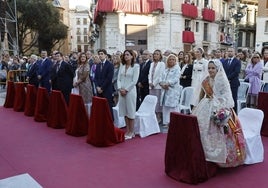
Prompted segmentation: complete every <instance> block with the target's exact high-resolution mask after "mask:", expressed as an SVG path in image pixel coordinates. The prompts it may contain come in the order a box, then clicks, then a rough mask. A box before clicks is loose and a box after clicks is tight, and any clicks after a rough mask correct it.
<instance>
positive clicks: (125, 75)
mask: <svg viewBox="0 0 268 188" xmlns="http://www.w3.org/2000/svg"><path fill="white" fill-rule="evenodd" d="M139 72H140V66H139V65H138V64H135V54H134V52H133V51H132V50H125V51H124V53H123V56H122V65H121V66H120V68H119V72H118V79H117V87H118V91H119V101H118V103H119V116H122V117H125V121H126V127H127V131H126V133H125V139H131V138H133V137H135V133H134V119H135V113H136V100H137V91H136V84H137V81H138V78H139Z"/></svg>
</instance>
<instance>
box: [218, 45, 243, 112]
mask: <svg viewBox="0 0 268 188" xmlns="http://www.w3.org/2000/svg"><path fill="white" fill-rule="evenodd" d="M227 56H228V58H227V59H225V60H224V61H223V63H222V64H223V68H224V71H225V73H226V75H227V78H228V80H229V82H230V87H231V91H232V96H233V100H234V110H235V112H237V92H238V87H239V86H240V82H239V73H240V70H241V63H240V60H239V59H237V58H236V57H235V49H234V48H233V47H229V48H228V50H227Z"/></svg>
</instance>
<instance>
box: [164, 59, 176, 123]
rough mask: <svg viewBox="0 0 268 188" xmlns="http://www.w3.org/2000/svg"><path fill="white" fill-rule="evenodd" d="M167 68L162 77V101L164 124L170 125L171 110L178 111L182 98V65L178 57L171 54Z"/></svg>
mask: <svg viewBox="0 0 268 188" xmlns="http://www.w3.org/2000/svg"><path fill="white" fill-rule="evenodd" d="M166 65H167V66H166V69H165V71H164V73H163V74H162V77H161V79H160V86H161V87H162V91H161V102H160V104H161V105H162V107H163V125H167V126H168V125H169V122H170V112H178V111H179V109H178V105H179V98H180V81H179V77H180V66H179V65H178V63H177V57H176V56H175V55H174V54H170V55H169V56H168V58H167V63H166Z"/></svg>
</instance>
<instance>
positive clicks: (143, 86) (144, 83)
mask: <svg viewBox="0 0 268 188" xmlns="http://www.w3.org/2000/svg"><path fill="white" fill-rule="evenodd" d="M149 55H150V52H149V51H148V50H144V51H143V53H142V60H143V62H142V63H141V64H140V74H139V79H138V84H137V86H138V87H137V89H138V91H137V94H138V97H137V108H136V109H138V108H139V107H140V105H141V103H142V102H143V100H144V98H145V97H146V95H148V94H149V79H148V75H149V70H150V65H151V63H152V61H151V60H150V59H149Z"/></svg>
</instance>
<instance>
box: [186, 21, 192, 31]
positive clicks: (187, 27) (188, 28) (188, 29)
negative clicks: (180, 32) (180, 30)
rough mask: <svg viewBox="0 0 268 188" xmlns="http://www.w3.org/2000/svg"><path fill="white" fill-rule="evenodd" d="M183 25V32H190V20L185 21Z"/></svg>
mask: <svg viewBox="0 0 268 188" xmlns="http://www.w3.org/2000/svg"><path fill="white" fill-rule="evenodd" d="M184 25H185V31H191V21H190V20H185V22H184Z"/></svg>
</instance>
